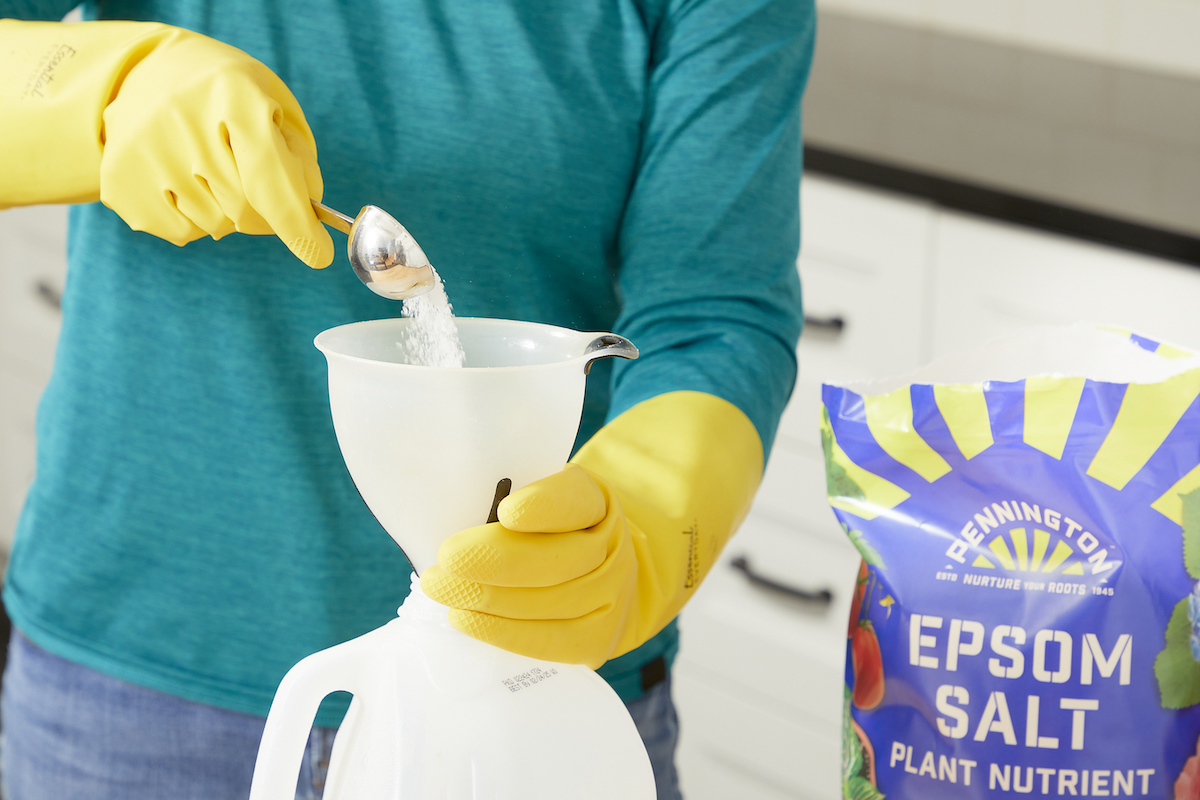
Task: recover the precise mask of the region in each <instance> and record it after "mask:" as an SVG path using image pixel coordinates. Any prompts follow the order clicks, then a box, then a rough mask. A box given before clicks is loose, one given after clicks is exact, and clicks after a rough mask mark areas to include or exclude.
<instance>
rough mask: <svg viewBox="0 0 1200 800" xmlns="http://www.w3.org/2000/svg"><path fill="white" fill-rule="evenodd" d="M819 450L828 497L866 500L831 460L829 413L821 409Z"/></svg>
mask: <svg viewBox="0 0 1200 800" xmlns="http://www.w3.org/2000/svg"><path fill="white" fill-rule="evenodd" d="M821 449H822V450H824V451H825V490H826V493H827V494H828V495H829V496H830V497H848V498H853V499H855V500H864V499H866V494H865V493H864V492H863V490H862V487H860V486H859V485H858V484H857V483H855V482H854V479H853V478H851V477H850V476H849V475H847V474H846V470H844V469H842V465H841V464H838V463H837V462H836V461H834V460H833V428H832V426H830V424H829V411H828V410H827V409H825V408H822V409H821Z"/></svg>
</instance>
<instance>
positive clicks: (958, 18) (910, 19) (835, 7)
mask: <svg viewBox="0 0 1200 800" xmlns="http://www.w3.org/2000/svg"><path fill="white" fill-rule="evenodd" d="M820 5H821V7H822V8H823V9H826V10H832V11H837V12H844V13H847V14H855V15H859V16H864V17H871V18H875V19H880V20H888V21H891V22H898V23H902V24H905V25H912V26H915V27H921V28H930V29H936V30H942V31H945V32H947V33H954V34H962V35H967V36H975V37H981V38H985V39H991V40H993V41H998V42H1002V43H1005V44H1011V45H1017V46H1022V47H1034V48H1039V49H1043V50H1049V51H1052V52H1055V53H1062V54H1066V55H1072V56H1080V57H1084V58H1088V59H1092V60H1096V61H1102V62H1106V63H1115V64H1123V65H1126V66H1131V67H1139V68H1144V69H1152V70H1156V71H1160V72H1166V73H1170V74H1175V75H1182V76H1191V77H1200V44H1198V42H1200V0H821V3H820Z"/></svg>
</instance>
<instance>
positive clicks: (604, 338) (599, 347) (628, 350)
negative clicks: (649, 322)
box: [583, 333, 638, 375]
mask: <svg viewBox="0 0 1200 800" xmlns="http://www.w3.org/2000/svg"><path fill="white" fill-rule="evenodd" d="M583 354H584V355H585V356H587V363H586V364H585V365H584V367H583V374H584V375H587V374H588V373H590V372H591V371H592V362H594V361H598V360H600V359H601V358H628V359H634V358H637V357H638V349H637V347H636V346H635V345H634V343H633V342H631V341H629V340H628V339H626V338H625V337H624V336H617V335H616V334H615V333H605V334H601V335H600V336H597V337H596V338H595V339H593V340H592V341H591V342H589V343H588V346H587V348H586V349H585V350H584V351H583Z"/></svg>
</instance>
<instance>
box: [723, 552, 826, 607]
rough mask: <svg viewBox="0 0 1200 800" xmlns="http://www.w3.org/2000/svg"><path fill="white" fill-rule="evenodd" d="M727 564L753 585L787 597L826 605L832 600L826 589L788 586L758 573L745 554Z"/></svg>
mask: <svg viewBox="0 0 1200 800" xmlns="http://www.w3.org/2000/svg"><path fill="white" fill-rule="evenodd" d="M729 566H731V567H733V568H734V569H736V570H737V571H738V572H741V573H742V574H744V575H745V576H746V579H747V580H748V581H750V583H752V584H754V585H755V586H762V587H763V588H765V589H770V590H772V591H775V592H779V593H781V594H786V595H787V596H788V597H795V598H796V599H797V600H804V601H806V602H809V603H817V604H818V605H823V606H827V605H829V604H830V603H832V602H833V593H832V592H830V591H829V590H828V589H821V590H820V591H816V592H809V591H806V590H804V589H797V588H796V587H795V586H788V585H787V584H786V583H780V582H779V581H773V580H771V579H770V578H766V577H763V576H762V575H759V574H758V573H757V572H755V571H754V569H753V568H752V567H751V566H750V560H749V559H747V558H746V557H745V556H738V557H737V558H735V559H733V560H732V561H730V562H729Z"/></svg>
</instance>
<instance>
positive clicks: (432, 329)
mask: <svg viewBox="0 0 1200 800" xmlns="http://www.w3.org/2000/svg"><path fill="white" fill-rule="evenodd" d="M403 314H404V316H406V317H408V318H409V319H411V320H412V324H410V325H409V326H408V327H407V328H406V329H405V331H404V334H403V335H402V336H401V337H400V341H399V342H398V346H399V347H400V349H401V350H403V351H404V354H405V356H406V360H407V361H408V363H409V364H415V365H417V366H422V367H461V366H462V365H463V363H464V362H465V361H466V358H467V357H466V354H465V353H464V352H463V347H462V342H460V341H459V339H458V327H457V326H455V324H454V309H453V308H452V307H451V306H450V300H449V298H447V297H446V288H445V287H444V286H443V285H442V278H441V276H440V275H438V274H437V272H436V271H435V272H434V273H433V288H432V289H431V290H429V291H428V292H426V293H425V294H422V295H418V296H416V297H410V298H408V299H407V300H405V301H404V309H403Z"/></svg>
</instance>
